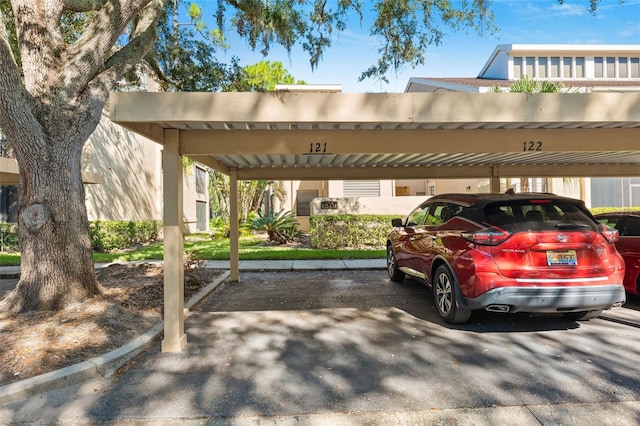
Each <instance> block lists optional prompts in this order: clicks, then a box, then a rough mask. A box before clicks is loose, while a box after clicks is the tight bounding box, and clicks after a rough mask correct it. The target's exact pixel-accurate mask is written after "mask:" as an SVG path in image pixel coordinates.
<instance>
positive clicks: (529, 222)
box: [484, 199, 599, 232]
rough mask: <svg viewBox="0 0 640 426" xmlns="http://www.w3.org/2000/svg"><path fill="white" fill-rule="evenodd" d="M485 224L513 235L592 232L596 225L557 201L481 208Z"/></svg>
mask: <svg viewBox="0 0 640 426" xmlns="http://www.w3.org/2000/svg"><path fill="white" fill-rule="evenodd" d="M484 214H485V216H486V218H487V223H488V224H490V225H492V226H497V227H499V228H503V229H505V230H508V231H511V232H515V231H523V230H567V231H571V230H593V231H596V232H598V231H599V229H598V224H597V223H596V222H595V221H594V220H593V219H591V217H590V216H589V215H588V214H587V213H586V212H584V211H583V210H582V209H580V207H579V206H578V205H576V204H572V203H567V202H564V201H561V200H553V199H549V200H506V201H502V202H495V203H492V204H488V205H487V206H485V208H484Z"/></svg>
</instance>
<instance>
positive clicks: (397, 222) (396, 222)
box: [391, 219, 403, 228]
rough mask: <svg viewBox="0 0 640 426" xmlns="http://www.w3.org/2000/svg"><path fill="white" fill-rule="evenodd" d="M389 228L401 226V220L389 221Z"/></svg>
mask: <svg viewBox="0 0 640 426" xmlns="http://www.w3.org/2000/svg"><path fill="white" fill-rule="evenodd" d="M391 226H393V227H394V228H397V227H401V226H403V225H402V219H391Z"/></svg>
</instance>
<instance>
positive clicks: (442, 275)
mask: <svg viewBox="0 0 640 426" xmlns="http://www.w3.org/2000/svg"><path fill="white" fill-rule="evenodd" d="M431 287H432V288H433V299H434V301H435V302H436V308H437V309H438V313H439V314H440V317H441V318H442V319H443V320H444V321H445V322H447V323H449V324H464V323H466V322H467V321H469V317H470V316H471V311H470V310H469V309H467V308H466V307H464V306H463V304H462V297H461V296H460V291H459V290H458V286H457V284H456V282H455V280H454V279H453V274H452V273H451V271H449V268H447V267H446V266H444V265H443V266H439V267H438V269H436V274H435V276H434V279H433V285H432V286H431Z"/></svg>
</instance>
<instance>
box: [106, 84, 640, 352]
mask: <svg viewBox="0 0 640 426" xmlns="http://www.w3.org/2000/svg"><path fill="white" fill-rule="evenodd" d="M110 117H111V120H112V121H113V122H114V123H117V124H119V125H121V126H124V127H126V128H128V129H131V130H132V131H134V132H137V133H139V134H142V135H144V136H146V137H147V138H149V139H151V140H153V141H155V142H157V143H159V144H162V145H163V146H164V149H163V172H164V176H163V184H164V218H163V219H164V268H165V269H164V339H163V341H162V350H163V351H164V352H174V351H180V350H182V349H183V348H184V347H185V346H186V343H187V338H186V334H185V333H184V309H183V308H184V292H183V289H184V277H183V234H182V232H183V231H182V229H183V228H182V211H183V209H182V173H183V169H182V156H183V155H186V156H188V157H190V158H192V159H194V160H196V161H198V162H200V163H202V164H205V165H207V166H209V167H211V168H213V169H215V170H218V171H220V172H223V173H225V174H227V175H229V176H230V182H231V200H230V206H231V239H230V241H231V242H230V280H231V281H239V279H240V276H239V251H238V235H239V231H238V208H237V206H238V194H237V182H238V180H239V179H240V180H254V179H265V180H332V179H340V180H349V179H413V178H424V179H427V178H439V179H443V178H444V179H446V178H452V179H453V178H488V179H490V181H491V188H492V190H494V191H497V190H498V188H499V179H500V178H506V177H563V176H570V177H616V176H617V177H626V176H640V93H563V94H549V93H541V94H524V93H497V94H468V93H397V94H395V93H394V94H385V93H367V94H352V93H286V92H285V93H281V92H278V93H149V92H126V93H125V92H119V93H113V94H112V95H111V99H110Z"/></svg>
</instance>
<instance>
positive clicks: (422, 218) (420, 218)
mask: <svg viewBox="0 0 640 426" xmlns="http://www.w3.org/2000/svg"><path fill="white" fill-rule="evenodd" d="M429 207H431V204H427V205H426V206H423V207H418V208H417V209H415V210H414V211H412V212H411V214H409V217H408V218H407V226H419V225H424V224H425V222H426V218H427V213H428V212H429Z"/></svg>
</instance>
